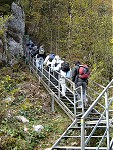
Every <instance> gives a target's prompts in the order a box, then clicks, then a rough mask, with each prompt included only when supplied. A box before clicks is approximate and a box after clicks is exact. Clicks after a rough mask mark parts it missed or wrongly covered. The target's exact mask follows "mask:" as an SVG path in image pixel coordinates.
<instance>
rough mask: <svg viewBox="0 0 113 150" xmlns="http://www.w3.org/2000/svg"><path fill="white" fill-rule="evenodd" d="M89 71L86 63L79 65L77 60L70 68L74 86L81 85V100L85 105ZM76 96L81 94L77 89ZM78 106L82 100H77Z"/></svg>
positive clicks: (80, 105)
mask: <svg viewBox="0 0 113 150" xmlns="http://www.w3.org/2000/svg"><path fill="white" fill-rule="evenodd" d="M89 75H90V73H89V70H88V66H87V65H81V63H80V62H79V61H77V62H75V66H74V67H73V69H72V81H73V82H74V83H75V87H76V88H78V87H80V86H82V93H83V102H84V105H86V102H87V99H86V86H87V83H88V77H89ZM77 92H78V94H79V95H78V96H79V97H80V95H81V90H80V89H78V90H77ZM78 107H82V102H81V101H79V102H78Z"/></svg>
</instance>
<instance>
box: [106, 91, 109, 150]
mask: <svg viewBox="0 0 113 150" xmlns="http://www.w3.org/2000/svg"><path fill="white" fill-rule="evenodd" d="M105 109H106V127H107V150H109V149H110V137H109V107H108V94H107V92H105Z"/></svg>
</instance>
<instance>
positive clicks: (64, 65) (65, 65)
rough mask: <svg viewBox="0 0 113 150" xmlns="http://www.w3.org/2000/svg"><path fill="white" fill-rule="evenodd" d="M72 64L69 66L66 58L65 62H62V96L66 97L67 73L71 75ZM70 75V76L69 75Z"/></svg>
mask: <svg viewBox="0 0 113 150" xmlns="http://www.w3.org/2000/svg"><path fill="white" fill-rule="evenodd" d="M69 72H70V66H69V63H68V62H66V61H65V60H63V63H61V70H60V75H61V76H60V79H59V81H60V85H61V88H62V96H63V97H64V96H65V95H66V94H65V93H66V79H65V78H66V77H67V74H68V75H69V74H70V73H69ZM68 77H69V76H68Z"/></svg>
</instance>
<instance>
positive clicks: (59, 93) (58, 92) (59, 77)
mask: <svg viewBox="0 0 113 150" xmlns="http://www.w3.org/2000/svg"><path fill="white" fill-rule="evenodd" d="M58 98H59V99H60V74H58Z"/></svg>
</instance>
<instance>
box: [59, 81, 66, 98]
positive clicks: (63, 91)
mask: <svg viewBox="0 0 113 150" xmlns="http://www.w3.org/2000/svg"><path fill="white" fill-rule="evenodd" d="M60 84H61V88H62V96H65V92H66V84H65V79H64V78H60Z"/></svg>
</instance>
